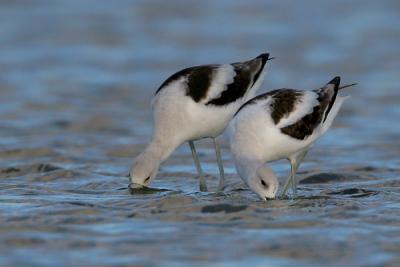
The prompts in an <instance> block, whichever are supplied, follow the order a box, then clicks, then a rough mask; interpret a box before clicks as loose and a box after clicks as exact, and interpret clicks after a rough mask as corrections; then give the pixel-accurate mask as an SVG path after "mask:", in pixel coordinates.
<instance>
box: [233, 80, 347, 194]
mask: <svg viewBox="0 0 400 267" xmlns="http://www.w3.org/2000/svg"><path fill="white" fill-rule="evenodd" d="M352 85H354V84H352ZM348 86H351V85H346V86H343V87H340V77H335V78H334V79H332V80H331V81H330V82H329V83H327V84H326V85H325V86H324V87H322V88H320V89H316V90H312V91H301V90H295V89H278V90H273V91H270V92H268V93H265V94H262V95H259V96H257V97H255V98H253V99H251V100H249V101H247V102H246V103H245V104H244V105H243V106H242V107H241V108H240V109H239V110H238V112H237V113H236V114H235V116H234V118H233V120H232V122H231V125H230V139H231V140H230V141H231V151H232V154H233V158H234V161H235V166H236V169H237V171H238V173H239V175H240V177H241V178H242V179H243V180H244V181H245V182H246V183H247V184H248V185H249V187H250V188H251V189H252V190H253V191H255V192H256V193H257V194H258V195H259V196H260V197H261V198H262V199H268V198H274V197H275V195H276V192H277V190H278V185H279V183H278V180H277V179H276V176H275V175H274V173H273V172H272V170H271V168H270V167H268V166H266V165H265V162H269V161H275V160H279V159H288V160H289V161H290V163H291V167H292V171H291V175H290V176H289V179H288V180H287V182H286V184H285V186H284V190H283V193H282V195H284V194H286V191H287V189H288V186H289V183H292V188H293V193H294V194H295V192H296V184H295V181H294V176H295V173H296V171H297V168H298V167H299V165H300V162H301V161H302V159H303V158H304V156H305V154H306V153H307V150H308V149H309V148H310V146H311V145H312V144H313V143H314V142H315V141H316V140H317V139H318V138H319V137H321V136H322V135H323V134H324V133H325V132H326V131H327V130H328V129H329V128H330V126H331V125H332V122H333V120H334V118H335V117H336V115H337V113H338V111H339V109H340V108H341V106H342V104H343V102H344V101H345V100H346V99H347V98H348V97H342V96H340V95H338V91H339V89H342V88H344V87H348Z"/></svg>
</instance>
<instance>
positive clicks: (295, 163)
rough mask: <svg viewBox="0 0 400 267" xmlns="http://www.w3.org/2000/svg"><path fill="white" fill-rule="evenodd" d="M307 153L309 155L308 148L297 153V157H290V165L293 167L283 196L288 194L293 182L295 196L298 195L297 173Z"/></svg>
mask: <svg viewBox="0 0 400 267" xmlns="http://www.w3.org/2000/svg"><path fill="white" fill-rule="evenodd" d="M306 155H307V150H304V151H303V152H300V153H299V154H297V155H296V156H295V157H293V158H291V159H289V161H290V167H291V170H290V175H289V177H288V179H287V180H286V182H285V185H284V187H283V191H282V194H281V198H283V197H284V196H285V195H286V193H287V191H288V189H289V185H290V184H292V193H293V197H294V198H295V197H296V195H297V189H296V180H295V175H296V172H297V170H298V168H299V167H300V163H301V162H302V161H303V159H304V157H305V156H306Z"/></svg>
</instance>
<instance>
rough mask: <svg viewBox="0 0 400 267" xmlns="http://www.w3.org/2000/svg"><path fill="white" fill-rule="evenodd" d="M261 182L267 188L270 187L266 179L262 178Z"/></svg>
mask: <svg viewBox="0 0 400 267" xmlns="http://www.w3.org/2000/svg"><path fill="white" fill-rule="evenodd" d="M261 184H262V185H263V186H264V187H265V189H268V187H269V185H268V184H267V183H266V182H265V181H264V180H261Z"/></svg>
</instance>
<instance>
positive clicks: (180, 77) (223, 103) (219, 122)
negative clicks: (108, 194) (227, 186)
mask: <svg viewBox="0 0 400 267" xmlns="http://www.w3.org/2000/svg"><path fill="white" fill-rule="evenodd" d="M268 59H270V58H269V54H261V55H259V56H258V57H256V58H254V59H252V60H249V61H245V62H240V63H232V64H219V65H218V64H214V65H203V66H196V67H191V68H187V69H183V70H181V71H179V72H177V73H175V74H173V75H172V76H170V77H169V78H168V79H167V80H166V81H165V82H164V83H163V84H162V85H161V86H160V87H159V88H158V90H157V91H156V93H155V96H154V98H153V100H152V110H153V136H152V140H151V142H150V144H149V145H148V146H147V148H146V149H145V151H144V152H142V153H141V154H140V155H139V156H138V157H137V158H136V159H135V162H134V164H133V165H132V167H131V171H130V181H131V188H132V187H134V188H135V187H142V186H147V185H148V184H149V183H150V182H151V180H152V179H153V178H154V177H155V175H156V173H157V171H158V168H159V165H160V164H161V163H162V162H163V161H164V160H165V159H166V158H167V157H168V156H169V155H170V154H171V153H172V152H173V151H174V150H175V149H176V148H177V147H178V146H180V145H181V144H183V143H184V142H189V145H190V148H191V150H192V155H193V158H194V161H195V164H196V168H197V171H198V173H199V175H200V190H202V191H206V190H207V188H206V183H205V180H204V175H203V171H202V169H201V166H200V162H199V160H198V157H197V153H196V150H195V147H194V143H193V141H194V140H198V139H202V138H213V140H214V145H215V149H216V153H217V160H218V165H219V170H220V178H221V179H220V183H219V188H220V189H222V188H223V183H224V173H223V167H222V161H221V155H220V150H219V146H218V143H217V142H216V140H215V138H216V137H217V136H218V135H220V134H221V133H222V131H223V130H224V129H225V128H226V126H227V125H228V123H229V121H230V120H231V119H232V117H233V115H234V114H235V113H236V111H237V110H238V109H239V108H240V106H241V105H242V104H243V103H244V102H246V101H247V100H248V99H250V98H252V97H253V96H254V94H255V92H256V91H257V89H258V88H259V87H260V85H261V83H262V81H263V79H264V75H265V65H266V62H267V60H268Z"/></svg>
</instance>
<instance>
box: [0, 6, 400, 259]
mask: <svg viewBox="0 0 400 267" xmlns="http://www.w3.org/2000/svg"><path fill="white" fill-rule="evenodd" d="M399 10H400V4H399V2H398V1H351V2H349V1H330V2H327V1H324V2H323V3H322V2H320V1H301V2H300V1H296V2H294V1H227V0H226V1H161V0H160V1H90V0H83V1H81V0H68V1H61V0H60V1H46V0H41V1H22V0H19V1H1V2H0V25H1V27H0V265H1V266H78V265H86V266H110V265H118V266H188V264H190V265H191V266H196V265H207V266H242V265H246V266H294V265H295V266H310V265H311V266H318V265H322V264H323V265H326V266H335V265H337V266H382V265H385V266H399V265H400V257H399V255H400V204H399V201H400V179H399V171H400V157H399V152H400V142H399V137H400V134H399V133H400V123H399V115H400V106H399V103H400V93H399V89H400V88H399V81H400V78H399V70H400V63H399V62H400V53H399V52H400V50H399V41H400V28H399V25H400V16H399ZM264 51H268V52H270V53H271V54H272V55H273V56H276V57H277V59H276V60H274V61H273V62H272V61H271V64H270V65H269V66H268V73H267V76H266V80H265V82H264V86H263V88H262V90H261V92H264V91H268V90H270V89H273V88H279V87H297V88H304V89H311V88H316V87H319V86H321V85H322V84H324V83H326V82H327V81H329V80H330V79H331V78H332V77H334V76H336V75H340V76H342V80H343V82H345V83H351V82H358V83H359V85H358V86H357V87H354V88H352V89H348V91H347V92H346V93H347V94H351V95H352V98H351V99H350V100H349V101H347V102H346V103H345V106H344V107H343V109H342V110H341V112H340V114H339V116H338V118H337V120H336V122H335V124H334V127H332V129H331V130H330V131H329V132H328V134H326V135H325V136H324V137H323V138H322V139H321V140H320V141H319V142H318V143H317V144H316V145H315V146H314V148H313V149H312V150H311V151H310V153H309V154H308V156H307V157H306V159H305V161H304V164H303V165H302V167H301V168H300V173H299V175H298V178H299V179H300V180H301V182H300V185H299V187H300V188H299V194H300V197H299V198H298V199H296V200H275V201H269V202H267V203H264V202H261V201H259V200H258V199H257V197H256V196H255V195H254V194H253V193H252V192H250V191H249V190H248V189H247V187H246V186H245V185H244V184H243V183H242V182H241V181H240V179H239V177H238V176H237V174H236V172H235V170H234V166H233V165H232V160H231V156H230V154H229V150H228V146H227V143H226V141H225V143H224V144H223V160H224V165H225V168H226V172H227V176H228V188H227V189H226V191H225V194H224V195H215V194H213V193H199V192H198V190H197V186H198V179H197V176H196V172H195V168H194V166H193V164H192V159H191V154H190V150H189V149H188V147H186V146H182V147H181V148H179V149H178V150H177V151H176V152H175V153H174V154H173V155H172V156H171V157H170V158H169V159H168V160H167V161H166V162H165V163H164V164H163V165H162V166H161V169H160V173H159V175H158V178H157V179H156V180H155V181H154V183H153V184H152V188H154V190H147V191H143V192H138V193H136V194H130V193H129V192H128V190H127V184H128V178H127V174H128V168H129V166H130V164H131V162H132V159H133V157H134V156H135V155H137V154H138V153H139V152H140V151H141V150H143V149H144V147H145V145H146V143H147V142H148V141H149V135H150V133H151V122H150V121H151V112H150V108H149V103H150V99H151V97H152V95H153V93H154V92H155V90H156V89H157V88H158V86H159V85H160V84H161V83H162V81H163V80H164V79H165V78H166V77H167V76H169V75H170V74H172V73H173V72H175V71H176V70H179V69H182V68H184V67H188V66H192V65H197V64H204V63H211V62H232V61H240V60H245V59H248V58H252V57H254V56H256V55H258V54H260V53H261V52H264ZM198 150H199V152H200V158H201V161H202V163H203V166H204V169H205V171H206V172H207V173H208V174H210V175H209V176H208V183H209V184H210V185H211V186H215V185H216V184H217V178H216V177H215V176H216V174H217V173H218V169H217V166H216V164H215V157H214V151H213V149H212V144H211V142H210V141H208V140H204V141H201V142H199V145H198ZM273 168H274V170H275V171H276V173H277V174H278V176H279V177H280V179H281V181H283V180H284V179H285V177H286V175H287V174H288V171H289V165H288V163H287V162H285V161H280V162H277V163H274V164H273Z"/></svg>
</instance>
